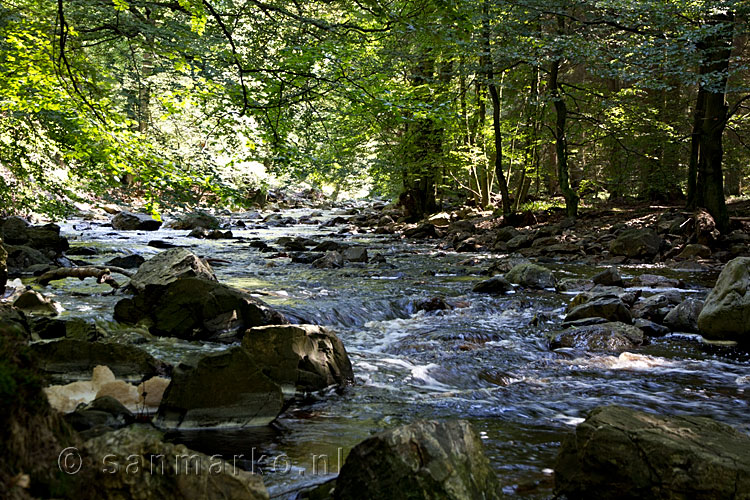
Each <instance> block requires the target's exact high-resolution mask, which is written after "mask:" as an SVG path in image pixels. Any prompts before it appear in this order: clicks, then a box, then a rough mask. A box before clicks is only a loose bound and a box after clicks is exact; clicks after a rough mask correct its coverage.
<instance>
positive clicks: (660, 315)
mask: <svg viewBox="0 0 750 500" xmlns="http://www.w3.org/2000/svg"><path fill="white" fill-rule="evenodd" d="M680 301H681V297H680V294H679V293H677V292H675V293H658V294H656V295H651V296H650V297H646V298H645V299H641V300H640V301H638V302H636V303H635V304H634V305H633V307H632V308H631V309H630V312H631V313H632V315H633V317H634V318H644V319H647V320H649V321H654V322H656V323H661V322H662V321H664V317H665V316H666V315H667V314H668V313H669V311H670V310H671V309H672V307H673V306H675V305H677V304H679V303H680Z"/></svg>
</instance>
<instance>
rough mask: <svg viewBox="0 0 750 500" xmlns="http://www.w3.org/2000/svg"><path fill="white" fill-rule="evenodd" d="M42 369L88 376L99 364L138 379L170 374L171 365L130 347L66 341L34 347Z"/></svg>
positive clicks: (122, 376)
mask: <svg viewBox="0 0 750 500" xmlns="http://www.w3.org/2000/svg"><path fill="white" fill-rule="evenodd" d="M31 351H32V352H33V353H34V355H35V356H36V358H37V362H38V365H39V368H40V369H41V370H42V371H44V372H46V373H48V374H52V375H58V376H66V377H71V378H73V377H85V378H88V377H89V376H90V375H91V371H92V370H93V369H94V368H95V367H96V366H99V365H104V366H108V367H109V368H110V369H111V370H112V372H113V373H114V374H115V375H116V376H117V377H118V378H127V379H131V380H132V379H137V380H140V379H141V378H144V377H145V378H148V377H152V376H154V375H164V374H167V373H168V372H169V369H170V368H169V365H167V364H166V363H164V362H163V361H159V360H157V359H155V358H154V357H153V356H151V355H150V354H148V353H147V352H146V351H144V350H142V349H139V348H137V347H135V346H132V345H128V344H113V343H104V342H88V341H85V340H73V339H62V340H57V341H54V342H38V343H35V344H32V345H31Z"/></svg>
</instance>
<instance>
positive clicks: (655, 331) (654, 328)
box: [633, 318, 669, 337]
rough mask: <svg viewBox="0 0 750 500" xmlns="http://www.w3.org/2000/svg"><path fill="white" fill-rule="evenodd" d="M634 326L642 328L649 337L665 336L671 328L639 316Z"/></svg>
mask: <svg viewBox="0 0 750 500" xmlns="http://www.w3.org/2000/svg"><path fill="white" fill-rule="evenodd" d="M633 326H635V327H637V328H640V329H641V330H642V331H643V333H644V334H645V335H648V336H649V337H663V336H664V335H666V334H668V333H669V328H667V327H666V326H664V325H660V324H658V323H654V322H653V321H649V320H647V319H643V318H638V319H636V320H634V321H633Z"/></svg>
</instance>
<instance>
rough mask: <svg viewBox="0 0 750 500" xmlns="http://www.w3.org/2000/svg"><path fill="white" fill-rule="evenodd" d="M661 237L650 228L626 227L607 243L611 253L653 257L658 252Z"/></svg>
mask: <svg viewBox="0 0 750 500" xmlns="http://www.w3.org/2000/svg"><path fill="white" fill-rule="evenodd" d="M661 243H662V239H661V237H660V236H659V235H658V234H656V231H654V230H652V229H626V230H624V231H622V232H620V234H618V235H617V238H615V239H614V240H613V241H612V243H610V245H609V253H611V254H612V255H624V256H625V257H654V256H655V255H656V254H657V253H659V248H660V247H661Z"/></svg>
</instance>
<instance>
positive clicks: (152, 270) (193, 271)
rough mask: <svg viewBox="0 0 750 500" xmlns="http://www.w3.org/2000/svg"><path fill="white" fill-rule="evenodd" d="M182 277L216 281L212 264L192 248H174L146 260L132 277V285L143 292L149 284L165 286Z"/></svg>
mask: <svg viewBox="0 0 750 500" xmlns="http://www.w3.org/2000/svg"><path fill="white" fill-rule="evenodd" d="M182 278H202V279H204V280H211V281H216V276H215V275H214V271H213V269H211V266H210V265H209V264H208V263H206V262H205V261H204V260H202V259H200V258H198V256H196V255H195V254H194V253H192V252H191V251H190V250H186V249H184V248H172V249H170V250H166V251H164V252H160V253H158V254H156V255H154V256H153V257H151V258H150V259H149V260H147V261H146V262H144V263H143V264H142V265H141V266H140V267H139V268H138V272H136V273H135V274H134V275H133V277H132V278H130V286H131V287H132V288H134V289H135V290H136V291H137V292H142V291H143V290H145V289H146V287H147V286H149V285H158V286H165V285H168V284H169V283H172V282H173V281H176V280H178V279H182Z"/></svg>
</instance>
